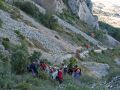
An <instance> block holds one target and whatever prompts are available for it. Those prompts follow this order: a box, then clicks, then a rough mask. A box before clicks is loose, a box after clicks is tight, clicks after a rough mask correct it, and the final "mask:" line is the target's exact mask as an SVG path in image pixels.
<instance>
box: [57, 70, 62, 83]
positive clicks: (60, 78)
mask: <svg viewBox="0 0 120 90" xmlns="http://www.w3.org/2000/svg"><path fill="white" fill-rule="evenodd" d="M58 81H59V83H60V84H61V83H63V71H62V68H61V69H60V70H59V71H58Z"/></svg>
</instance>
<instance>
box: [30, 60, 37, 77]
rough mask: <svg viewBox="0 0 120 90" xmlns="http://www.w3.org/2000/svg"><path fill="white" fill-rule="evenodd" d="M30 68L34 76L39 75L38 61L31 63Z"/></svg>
mask: <svg viewBox="0 0 120 90" xmlns="http://www.w3.org/2000/svg"><path fill="white" fill-rule="evenodd" d="M30 69H31V71H32V75H33V76H37V75H38V70H37V62H36V61H34V62H33V63H32V64H31V65H30Z"/></svg>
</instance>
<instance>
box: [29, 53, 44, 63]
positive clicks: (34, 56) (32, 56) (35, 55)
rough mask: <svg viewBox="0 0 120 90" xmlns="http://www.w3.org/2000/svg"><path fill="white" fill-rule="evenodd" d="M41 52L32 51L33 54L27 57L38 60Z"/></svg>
mask: <svg viewBox="0 0 120 90" xmlns="http://www.w3.org/2000/svg"><path fill="white" fill-rule="evenodd" d="M41 55H42V53H41V52H37V51H34V52H33V54H32V55H31V56H30V57H29V59H30V61H31V62H33V61H35V60H39V59H40V57H41Z"/></svg>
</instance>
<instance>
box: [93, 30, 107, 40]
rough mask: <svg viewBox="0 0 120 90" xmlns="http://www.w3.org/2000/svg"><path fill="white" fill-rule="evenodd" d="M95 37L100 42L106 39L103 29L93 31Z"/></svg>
mask: <svg viewBox="0 0 120 90" xmlns="http://www.w3.org/2000/svg"><path fill="white" fill-rule="evenodd" d="M94 33H95V38H96V39H97V40H99V41H101V42H104V41H105V40H106V39H107V36H106V33H105V32H104V31H103V30H97V31H94Z"/></svg>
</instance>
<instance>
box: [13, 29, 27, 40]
mask: <svg viewBox="0 0 120 90" xmlns="http://www.w3.org/2000/svg"><path fill="white" fill-rule="evenodd" d="M14 32H15V33H16V34H17V36H18V37H19V38H20V39H21V40H24V39H25V36H23V35H22V34H21V32H20V31H18V30H14Z"/></svg>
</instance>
